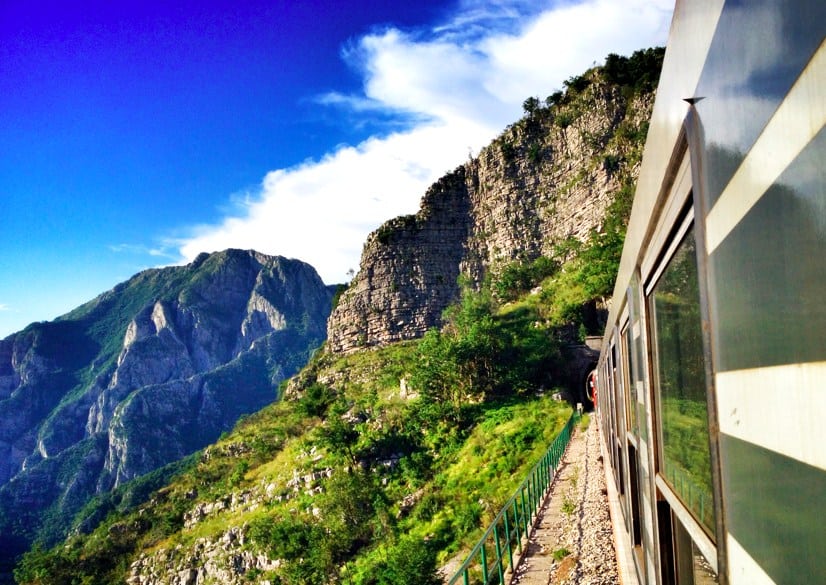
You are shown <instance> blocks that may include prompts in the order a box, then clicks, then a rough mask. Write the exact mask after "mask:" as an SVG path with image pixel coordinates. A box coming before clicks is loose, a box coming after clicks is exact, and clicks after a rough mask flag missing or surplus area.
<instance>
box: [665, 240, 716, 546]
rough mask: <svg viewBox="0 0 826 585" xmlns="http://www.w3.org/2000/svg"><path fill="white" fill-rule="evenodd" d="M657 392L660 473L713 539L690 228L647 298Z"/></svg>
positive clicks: (709, 468) (706, 424)
mask: <svg viewBox="0 0 826 585" xmlns="http://www.w3.org/2000/svg"><path fill="white" fill-rule="evenodd" d="M649 302H650V313H651V324H652V330H653V337H654V351H655V368H654V373H655V381H656V388H657V390H658V392H657V396H658V400H657V402H658V408H659V423H660V424H659V429H658V430H659V431H660V436H661V445H660V448H659V449H658V454H659V461H660V472H661V474H662V476H663V478H664V479H665V481H666V483H668V484H669V486H670V487H671V489H672V490H673V492H674V493H675V494H676V496H677V497H678V498H679V499H680V500H681V501H682V502H683V504H684V505H685V506H686V507H687V508H688V509H689V510H690V511H691V513H692V514H693V516H694V517H695V518H696V519H697V520H698V521H699V522H700V524H702V525H703V526H704V527H705V529H706V531H707V532H708V533H709V535H711V536H712V538H714V536H713V535H714V505H713V498H712V483H711V463H710V454H709V433H708V406H707V401H706V378H705V368H704V360H703V343H702V331H701V322H700V293H699V284H698V274H697V262H696V253H695V240H694V229H693V225H691V226H690V227H688V229H687V231H686V233H685V235H684V236H683V237H682V239H681V240H680V241H679V244H678V245H677V246H676V248H675V249H674V252H673V254H672V256H671V257H670V258H669V259H668V260H667V264H666V265H665V267H664V268H663V269H662V272H661V273H660V275H659V278H658V280H657V282H656V283H655V284H654V286H653V290H652V291H651V295H650V296H649Z"/></svg>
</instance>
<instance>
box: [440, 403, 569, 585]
mask: <svg viewBox="0 0 826 585" xmlns="http://www.w3.org/2000/svg"><path fill="white" fill-rule="evenodd" d="M578 420H579V416H578V414H577V413H576V412H574V413H573V414H572V415H571V418H569V419H568V422H567V423H565V426H564V427H563V428H562V430H561V431H560V433H559V434H558V435H557V436H556V438H555V439H554V441H553V443H551V446H550V447H548V451H547V452H546V453H545V455H543V456H542V459H540V460H539V462H538V463H537V464H536V465H534V467H533V469H531V471H530V473H528V476H527V477H526V478H525V480H524V481H523V482H522V485H520V486H519V487H518V488H517V489H516V492H515V493H514V494H513V496H511V498H510V499H509V500H508V501H507V502H506V503H505V506H504V507H503V508H502V511H501V512H499V514H498V515H497V516H496V518H495V519H494V520H493V523H492V524H491V525H490V527H488V529H487V530H486V531H485V534H484V535H483V536H482V538H481V539H480V540H479V542H477V543H476V546H474V547H473V549H471V551H470V553H469V554H468V557H467V559H466V560H465V562H464V563H463V564H462V566H461V567H460V568H459V570H458V571H457V572H456V574H455V575H453V578H451V579H450V581H448V585H454V584H456V583H459V582H461V583H462V584H463V585H470V584H471V583H474V584H475V583H483V584H484V585H504V583H505V570H506V569H508V568H512V567H513V557H514V554H515V553H516V554H518V553H520V552H522V547H523V542H522V538H523V537H526V538H525V543H527V536H528V534H529V533H530V529H531V526H533V523H534V520H535V519H536V515H537V513H538V512H539V508H540V506H541V505H542V501H543V499H544V496H545V492H546V491H547V490H548V488H549V487H550V485H551V482H552V481H553V479H554V476H555V475H556V470H557V468H558V467H559V462H560V461H561V460H562V455H563V454H564V453H565V448H566V447H567V446H568V441H569V440H570V439H571V434H572V433H573V429H574V425H575V424H576V422H577V421H578ZM460 580H461V581H460Z"/></svg>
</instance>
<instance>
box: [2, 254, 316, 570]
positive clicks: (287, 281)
mask: <svg viewBox="0 0 826 585" xmlns="http://www.w3.org/2000/svg"><path fill="white" fill-rule="evenodd" d="M331 298H332V291H331V290H330V289H329V288H328V287H326V286H324V284H323V283H322V282H321V279H320V278H319V277H318V275H317V274H316V273H315V271H314V270H313V269H312V268H311V267H310V266H308V265H306V264H303V263H301V262H298V261H296V260H287V259H284V258H274V257H268V256H264V255H262V254H258V253H254V252H242V251H240V250H229V251H226V252H221V253H217V254H212V255H207V254H203V255H201V256H199V257H198V258H197V259H196V260H195V261H194V262H193V263H192V264H189V265H187V266H181V267H170V268H163V269H154V270H148V271H145V272H141V273H140V274H138V275H136V276H134V277H133V278H131V279H130V280H128V281H127V282H125V283H122V284H120V285H118V286H117V287H115V288H114V289H113V290H111V291H109V292H107V293H104V294H102V295H100V296H99V297H98V298H96V299H94V300H93V301H91V302H89V303H87V304H85V305H83V306H81V307H79V308H77V309H76V310H74V311H72V312H71V313H69V314H67V315H65V316H63V317H61V318H59V319H57V320H55V321H53V322H44V323H35V324H32V325H30V326H29V327H27V328H26V329H25V330H24V331H21V332H20V333H16V334H13V335H11V336H9V337H7V338H6V339H4V340H2V341H0V452H2V454H3V457H1V458H0V486H2V487H0V534H2V543H0V549H1V550H2V551H3V553H2V554H3V555H4V556H5V555H9V554H10V553H12V552H14V551H20V550H21V549H24V547H27V543H29V542H31V541H32V540H34V539H38V540H40V541H42V542H45V543H47V544H50V543H54V542H57V541H58V540H60V539H61V538H63V537H64V536H65V534H66V531H67V530H69V529H70V528H71V527H72V526H73V524H75V523H77V522H79V521H82V520H80V519H76V518H75V515H76V514H77V512H78V511H79V510H80V509H81V508H82V507H83V506H84V505H85V504H86V503H87V502H88V501H89V499H90V498H92V497H93V496H95V495H97V494H103V493H106V492H108V491H109V490H111V489H114V488H117V487H118V486H120V485H122V484H124V483H125V482H128V481H130V480H132V479H134V478H137V477H140V476H142V475H144V474H146V473H149V472H152V471H154V470H156V469H158V468H161V467H163V466H165V465H167V464H169V463H172V462H175V461H178V460H179V459H181V458H182V457H185V456H186V455H189V454H190V453H192V452H194V451H196V450H197V449H200V448H202V447H204V446H206V445H208V444H209V443H211V442H213V441H215V440H216V439H217V438H218V437H219V435H220V434H221V433H222V432H225V431H228V430H230V429H231V428H232V427H233V426H234V425H235V422H236V421H237V420H238V417H239V416H241V415H242V414H245V413H252V412H255V411H257V410H258V409H260V408H261V407H262V406H264V405H266V404H268V403H270V402H272V401H273V400H274V399H275V397H276V390H277V387H278V384H279V382H280V381H281V380H283V379H285V378H287V377H289V376H290V375H292V374H293V373H295V372H296V371H297V370H298V368H300V367H301V366H302V365H303V364H304V363H306V361H307V359H308V357H309V355H310V352H311V351H312V350H313V349H315V348H317V347H318V346H319V345H320V344H321V343H322V341H323V340H324V336H325V331H324V325H325V320H326V318H327V315H328V314H329V311H330V306H331V304H330V303H331ZM156 481H157V480H156ZM5 558H6V560H8V556H6V557H5Z"/></svg>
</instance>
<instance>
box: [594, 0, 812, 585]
mask: <svg viewBox="0 0 826 585" xmlns="http://www.w3.org/2000/svg"><path fill="white" fill-rule="evenodd" d="M825 33H826V2H823V0H784V1H782V2H781V1H777V0H750V1H749V2H744V1H742V0H740V1H735V0H685V1H682V0H678V1H677V2H676V5H675V8H674V15H673V19H672V23H671V29H670V32H669V38H668V43H667V47H666V53H665V59H664V63H663V70H662V74H661V77H660V82H659V87H658V90H657V95H656V101H655V105H654V109H653V113H652V117H651V121H650V126H649V131H648V136H647V139H646V145H645V149H644V154H643V159H642V163H641V168H640V174H639V179H638V183H637V188H636V192H635V198H634V203H633V207H632V211H631V216H630V219H629V222H628V226H627V234H626V240H625V244H624V248H623V253H622V259H621V261H620V267H619V271H618V275H617V281H616V286H615V288H614V292H613V297H612V299H611V302H610V309H609V312H608V317H607V326H606V330H605V334H604V336H603V337H602V342H601V349H600V357H599V361H598V363H597V366H596V369H595V371H594V377H593V385H594V387H595V388H594V390H593V392H594V401H595V417H596V419H597V421H598V424H599V429H600V436H601V440H602V448H603V459H604V465H605V470H606V480H607V484H608V485H607V492H608V499H609V503H610V509H611V516H612V523H613V526H614V533H615V543H616V549H617V556H618V561H619V566H620V576H621V580H622V583H624V584H625V585H632V584H636V583H642V584H646V585H671V584H676V585H690V584H698V585H700V584H703V585H705V584H708V583H720V584H724V585H756V584H762V583H771V584H788V585H801V584H817V583H826V130H824V123H825V122H826V42H825V41H824V37H825V36H826V34H825ZM588 384H589V385H590V384H591V381H590V379H589V382H588ZM589 391H590V388H589Z"/></svg>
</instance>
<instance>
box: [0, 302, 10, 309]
mask: <svg viewBox="0 0 826 585" xmlns="http://www.w3.org/2000/svg"><path fill="white" fill-rule="evenodd" d="M0 311H11V307H10V306H8V305H7V304H5V303H0Z"/></svg>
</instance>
